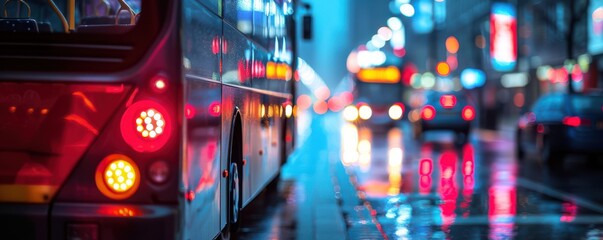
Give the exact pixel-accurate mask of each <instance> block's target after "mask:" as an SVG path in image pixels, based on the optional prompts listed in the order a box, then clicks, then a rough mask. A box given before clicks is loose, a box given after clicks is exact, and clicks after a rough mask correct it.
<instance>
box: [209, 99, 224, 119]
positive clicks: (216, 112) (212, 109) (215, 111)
mask: <svg viewBox="0 0 603 240" xmlns="http://www.w3.org/2000/svg"><path fill="white" fill-rule="evenodd" d="M208 111H209V115H210V116H212V117H219V116H220V113H221V112H222V106H220V102H212V103H211V104H209V108H208Z"/></svg>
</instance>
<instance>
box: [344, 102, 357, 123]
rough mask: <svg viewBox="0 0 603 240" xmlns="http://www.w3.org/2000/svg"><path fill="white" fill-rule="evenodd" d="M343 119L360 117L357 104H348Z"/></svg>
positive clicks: (350, 119) (351, 120) (354, 119)
mask: <svg viewBox="0 0 603 240" xmlns="http://www.w3.org/2000/svg"><path fill="white" fill-rule="evenodd" d="M343 119H345V120H346V121H350V122H353V121H356V119H358V109H357V108H356V107H355V106H347V107H345V108H344V109H343Z"/></svg>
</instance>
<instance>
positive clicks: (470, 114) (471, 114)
mask: <svg viewBox="0 0 603 240" xmlns="http://www.w3.org/2000/svg"><path fill="white" fill-rule="evenodd" d="M462 117H463V119H464V120H465V121H471V120H473V119H474V118H475V110H474V109H473V107H471V106H466V107H464V108H463V112H462Z"/></svg>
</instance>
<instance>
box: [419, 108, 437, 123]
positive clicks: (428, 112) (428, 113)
mask: <svg viewBox="0 0 603 240" xmlns="http://www.w3.org/2000/svg"><path fill="white" fill-rule="evenodd" d="M435 115H436V110H435V108H434V107H433V106H431V105H427V106H425V107H423V110H422V111H421V118H423V120H427V121H429V120H432V119H434V118H435Z"/></svg>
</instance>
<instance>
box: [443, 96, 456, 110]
mask: <svg viewBox="0 0 603 240" xmlns="http://www.w3.org/2000/svg"><path fill="white" fill-rule="evenodd" d="M440 104H441V105H442V107H444V108H453V107H454V106H455V105H456V96H454V95H442V96H441V97H440Z"/></svg>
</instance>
